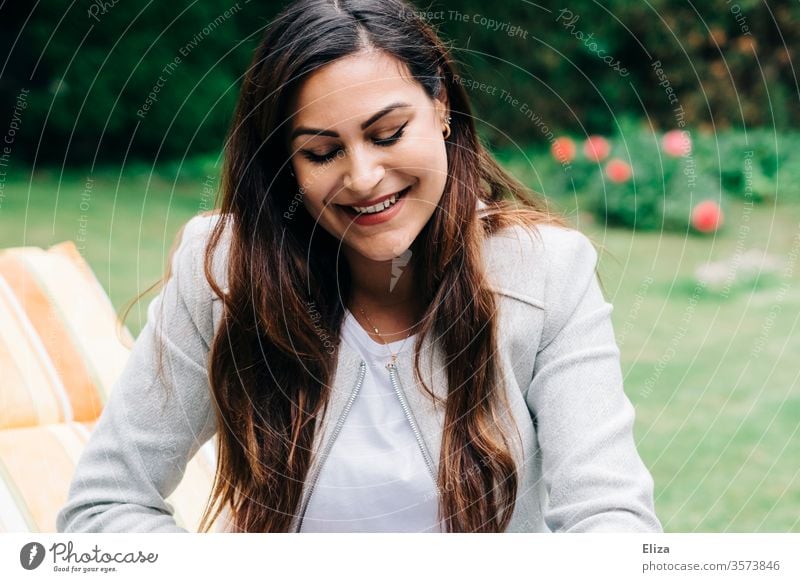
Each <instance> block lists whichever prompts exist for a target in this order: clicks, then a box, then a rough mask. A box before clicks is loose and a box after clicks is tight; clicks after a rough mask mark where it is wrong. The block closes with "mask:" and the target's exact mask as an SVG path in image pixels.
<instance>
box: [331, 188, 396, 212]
mask: <svg viewBox="0 0 800 582" xmlns="http://www.w3.org/2000/svg"><path fill="white" fill-rule="evenodd" d="M410 188H411V186H407V187H406V188H404V189H403V190H400V191H399V192H395V193H394V194H389V195H387V196H383V197H382V198H378V199H377V200H376V201H375V202H373V203H372V204H371V205H368V206H355V205H344V204H339V206H341V207H342V208H345V209H347V210H348V211H349V212H351V213H353V214H376V213H378V212H383V211H384V210H386V209H387V208H389V207H390V206H393V205H394V204H396V203H397V201H398V200H399V199H400V198H402V197H403V196H404V195H405V194H406V193H407V192H408V190H409V189H410Z"/></svg>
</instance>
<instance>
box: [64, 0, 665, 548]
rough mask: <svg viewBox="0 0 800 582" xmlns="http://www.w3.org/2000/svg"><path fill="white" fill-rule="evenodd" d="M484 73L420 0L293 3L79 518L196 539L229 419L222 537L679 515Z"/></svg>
mask: <svg viewBox="0 0 800 582" xmlns="http://www.w3.org/2000/svg"><path fill="white" fill-rule="evenodd" d="M457 79H458V76H457V73H456V70H455V67H454V65H453V63H452V61H451V60H450V59H449V57H448V55H447V50H446V48H445V46H444V45H443V44H442V42H441V41H440V40H439V39H438V38H437V37H436V35H435V33H434V32H433V31H432V30H431V28H430V27H428V26H427V25H426V24H425V23H423V22H422V21H421V20H420V19H419V18H418V17H417V16H416V15H415V13H414V11H413V10H412V9H411V7H410V5H408V4H405V3H404V2H401V1H399V0H374V1H348V0H340V1H321V0H301V1H299V2H295V3H294V4H292V5H291V6H289V7H288V8H287V9H285V10H284V11H283V12H282V13H281V14H280V15H279V16H277V17H276V18H275V20H274V21H273V22H272V23H271V24H270V25H269V27H268V29H267V31H266V34H265V36H264V39H263V41H262V43H261V45H260V46H259V48H258V49H257V51H256V54H255V57H254V60H253V63H252V66H251V67H250V69H249V70H248V72H247V75H246V78H245V80H244V83H243V85H242V88H241V94H240V99H239V103H238V107H237V111H236V115H235V119H234V122H233V124H232V127H231V131H230V135H229V140H228V142H227V144H226V164H225V169H224V185H223V195H224V197H223V200H222V204H221V210H220V212H219V213H217V214H212V215H209V216H199V217H195V218H194V219H192V220H191V221H189V223H188V225H187V227H186V228H185V229H184V231H183V233H182V237H181V238H180V245H179V246H178V248H177V250H176V251H175V253H174V256H173V258H172V272H173V274H172V275H170V276H169V277H168V279H167V281H166V284H165V287H164V289H163V290H162V292H161V293H160V294H159V297H158V298H157V300H155V301H154V302H153V303H151V306H150V308H149V310H148V324H147V325H146V326H145V328H144V329H143V330H142V333H141V335H140V336H139V338H138V339H137V342H136V345H135V346H134V349H133V351H132V353H131V359H130V361H129V363H128V365H127V367H126V369H125V371H124V372H123V374H122V377H121V378H120V379H119V381H118V383H117V385H116V386H115V388H114V391H113V394H112V397H111V399H110V401H109V403H108V405H107V407H106V409H105V410H104V412H103V415H102V418H101V420H100V422H99V423H98V426H97V428H96V430H95V432H94V434H93V436H92V438H91V440H90V442H89V444H88V445H87V448H86V450H85V452H84V454H83V456H82V458H81V460H80V463H79V465H78V467H77V470H76V475H75V478H74V482H73V485H72V488H71V490H70V496H69V500H68V503H67V505H66V506H65V507H64V508H63V509H62V511H61V513H60V514H59V519H58V529H59V531H185V530H183V529H182V528H180V527H178V526H177V525H176V523H175V521H174V519H173V518H172V515H171V509H170V507H169V506H168V505H167V504H166V503H165V502H164V498H165V497H167V496H168V495H169V494H170V493H171V492H172V491H173V490H174V488H175V487H176V486H177V484H178V482H179V481H180V478H181V476H182V474H183V470H184V468H185V465H186V463H187V461H188V460H189V459H190V458H191V457H192V456H193V455H194V453H195V452H196V451H197V450H198V448H199V447H200V446H201V445H202V444H203V443H204V442H206V441H207V440H208V439H209V438H211V436H212V435H214V434H216V435H217V437H218V443H217V445H218V466H217V479H216V482H215V485H214V490H213V493H212V499H211V501H210V503H209V506H208V507H207V508H206V514H205V516H204V517H205V519H204V523H203V526H202V528H201V529H203V530H209V529H211V528H212V526H213V524H215V523H216V524H217V527H221V528H223V529H226V530H229V531H249V532H282V531H303V532H305V531H447V532H502V531H532V532H537V531H650V532H655V531H661V525H660V523H659V521H658V519H657V518H656V516H655V514H654V511H653V481H652V478H651V476H650V474H649V473H648V471H647V469H646V468H645V466H644V464H643V463H642V461H641V459H640V458H639V455H638V454H637V451H636V448H635V445H634V441H633V434H632V427H633V420H634V411H633V408H632V406H631V404H630V402H629V401H628V399H627V398H626V396H625V394H624V391H623V386H622V375H621V370H620V363H619V349H618V347H617V345H616V343H615V340H614V334H613V329H612V325H611V319H610V314H611V310H612V307H611V305H610V304H608V303H606V302H605V300H604V298H603V295H602V292H601V290H600V287H599V283H598V279H597V278H596V274H595V268H596V262H597V253H596V251H595V249H594V247H593V246H592V244H591V242H590V241H589V240H588V239H587V238H586V237H585V236H584V235H582V234H580V233H579V232H577V231H575V230H571V229H569V228H568V227H567V226H566V223H565V221H564V220H563V219H561V218H558V217H555V216H552V215H550V214H549V213H547V212H546V211H545V209H544V204H543V203H542V202H541V201H538V200H537V199H536V198H535V197H532V196H531V195H529V194H528V192H527V191H526V190H525V189H524V187H523V186H521V185H520V184H519V183H518V182H517V181H515V180H514V179H513V178H511V177H510V176H509V175H508V174H506V173H505V172H504V171H503V170H502V169H501V168H500V167H499V166H498V165H497V164H496V163H495V162H494V161H493V160H492V158H491V157H490V155H489V154H488V153H487V152H486V150H485V149H484V148H483V146H482V145H481V143H480V142H479V140H478V137H477V135H476V131H475V125H474V122H473V118H472V115H471V108H470V105H469V101H468V98H467V95H466V93H465V91H464V89H463V87H461V85H459V84H458V82H457ZM158 306H160V308H159V309H157V307H158ZM162 356H166V357H165V358H162ZM164 363H167V364H168V365H166V366H163V364H164ZM162 404H163V406H162Z"/></svg>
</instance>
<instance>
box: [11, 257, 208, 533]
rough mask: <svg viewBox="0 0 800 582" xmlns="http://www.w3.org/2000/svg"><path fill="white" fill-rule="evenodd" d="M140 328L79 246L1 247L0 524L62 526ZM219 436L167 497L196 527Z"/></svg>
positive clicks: (181, 519)
mask: <svg viewBox="0 0 800 582" xmlns="http://www.w3.org/2000/svg"><path fill="white" fill-rule="evenodd" d="M132 345H133V337H132V336H131V334H130V332H129V331H128V329H127V328H126V327H124V326H118V325H117V316H116V313H115V311H114V308H113V306H112V304H111V302H110V301H109V299H108V296H107V295H106V293H105V291H104V290H103V288H102V287H101V286H100V283H99V282H98V281H97V279H96V278H95V276H94V274H93V273H92V271H91V269H90V267H89V265H88V264H87V263H86V261H84V260H83V258H82V257H81V255H80V253H79V252H78V249H77V248H76V246H75V245H74V244H73V243H72V242H70V241H67V242H63V243H60V244H57V245H54V246H52V247H50V248H49V249H48V250H43V249H39V248H35V247H21V248H10V249H4V250H0V532H55V531H56V516H57V514H58V512H59V511H60V509H61V508H62V507H63V506H64V504H65V503H66V500H67V493H68V491H69V486H70V483H71V481H72V475H73V472H74V470H75V465H76V464H77V462H78V458H79V457H80V454H81V452H82V451H83V448H84V446H85V445H86V442H87V440H88V438H89V436H90V434H91V431H92V429H93V428H94V425H95V422H96V421H97V419H98V417H99V416H100V413H101V412H102V409H103V405H104V404H105V402H106V401H107V400H108V396H109V393H110V391H111V388H112V387H113V385H114V382H115V381H116V380H117V378H118V377H119V375H120V373H122V370H123V368H124V366H125V362H126V361H127V359H128V355H129V352H130V347H131V346H132ZM215 441H216V439H212V440H211V441H209V442H208V443H206V444H205V446H203V448H201V449H200V452H199V453H198V454H197V455H195V457H194V458H193V459H192V460H191V461H190V463H189V464H188V466H187V468H186V473H185V475H184V478H183V480H182V481H181V483H180V484H179V485H178V487H177V489H176V490H175V491H174V492H173V494H172V495H171V496H170V497H169V498H167V502H168V503H169V504H170V505H171V506H172V507H173V509H174V511H175V520H176V522H177V523H178V525H180V526H182V527H185V528H187V529H189V530H190V531H196V530H197V528H198V526H199V523H200V518H201V516H202V513H203V510H204V509H205V505H206V501H207V500H208V497H209V494H210V492H211V487H212V484H213V479H214V472H215V470H216V464H215V459H214V454H215V452H214V451H215V448H214V443H215Z"/></svg>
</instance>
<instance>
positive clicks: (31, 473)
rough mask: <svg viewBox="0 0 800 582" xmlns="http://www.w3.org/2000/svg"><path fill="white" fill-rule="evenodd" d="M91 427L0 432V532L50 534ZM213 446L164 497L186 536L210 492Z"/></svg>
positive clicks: (66, 425)
mask: <svg viewBox="0 0 800 582" xmlns="http://www.w3.org/2000/svg"><path fill="white" fill-rule="evenodd" d="M94 424H95V423H94V422H92V423H79V422H68V423H60V424H50V425H45V426H35V427H28V428H16V429H8V430H0V533H5V532H17V533H21V532H55V531H56V516H57V515H58V512H59V510H60V509H61V508H62V507H63V506H64V504H65V503H66V501H67V493H68V491H69V485H70V482H71V480H72V473H73V472H74V470H75V465H76V464H77V462H78V459H79V458H80V454H81V451H82V450H83V447H84V446H85V445H86V442H87V441H88V439H89V435H90V434H91V431H92V428H93V427H94ZM214 443H215V439H212V440H210V441H209V442H207V443H206V444H205V445H204V446H203V447H202V448H201V449H200V452H198V454H197V455H195V456H194V458H193V459H192V460H191V461H190V462H189V464H188V466H187V467H186V474H185V476H184V478H183V480H182V481H181V483H180V484H179V485H178V488H177V489H176V490H175V491H174V492H173V494H172V495H170V496H169V497H168V498H167V502H168V503H169V504H170V505H171V506H172V508H173V509H174V510H175V514H174V515H175V521H176V522H177V523H178V525H180V526H181V527H184V528H186V529H188V530H189V531H197V529H198V527H199V526H200V518H201V517H202V512H203V510H204V509H205V504H206V501H207V499H208V498H209V495H210V493H211V486H212V483H213V478H214V471H215V469H216V463H215V458H214V450H215V449H214Z"/></svg>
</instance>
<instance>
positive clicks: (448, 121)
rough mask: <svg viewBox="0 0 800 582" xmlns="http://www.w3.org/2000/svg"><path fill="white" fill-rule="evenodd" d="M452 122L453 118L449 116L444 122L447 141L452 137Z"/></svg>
mask: <svg viewBox="0 0 800 582" xmlns="http://www.w3.org/2000/svg"><path fill="white" fill-rule="evenodd" d="M451 120H452V119H451V117H450V116H449V115H448V116H447V117H446V118H445V121H444V127H445V133H444V139H447V138H448V137H450V121H451Z"/></svg>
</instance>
